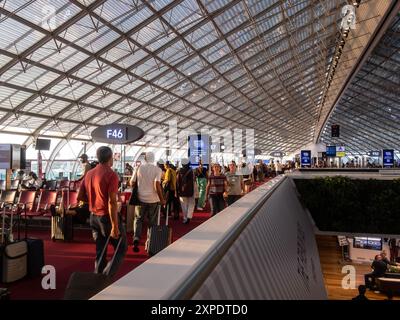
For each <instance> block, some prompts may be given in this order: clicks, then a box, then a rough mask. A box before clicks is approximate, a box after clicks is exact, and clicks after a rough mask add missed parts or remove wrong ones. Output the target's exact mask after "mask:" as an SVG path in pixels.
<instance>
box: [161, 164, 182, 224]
mask: <svg viewBox="0 0 400 320" xmlns="http://www.w3.org/2000/svg"><path fill="white" fill-rule="evenodd" d="M162 186H163V190H164V195H165V200H166V202H167V214H168V215H170V214H171V211H172V212H173V213H174V215H173V216H174V220H178V219H179V201H178V196H177V194H176V171H175V168H174V167H173V166H172V165H171V163H170V162H169V161H167V162H166V163H165V176H164V180H163V183H162Z"/></svg>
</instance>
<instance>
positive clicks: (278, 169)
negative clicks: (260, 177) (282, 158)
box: [275, 160, 282, 175]
mask: <svg viewBox="0 0 400 320" xmlns="http://www.w3.org/2000/svg"><path fill="white" fill-rule="evenodd" d="M275 171H276V175H278V174H281V173H282V164H281V163H280V162H279V160H277V161H276V163H275Z"/></svg>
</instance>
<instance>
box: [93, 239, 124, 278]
mask: <svg viewBox="0 0 400 320" xmlns="http://www.w3.org/2000/svg"><path fill="white" fill-rule="evenodd" d="M110 238H111V236H108V238H107V241H106V244H105V245H104V248H103V251H102V252H101V255H100V260H99V262H100V261H102V260H103V258H104V255H105V253H106V251H107V247H108V244H109V242H110ZM121 243H122V235H120V236H119V239H118V244H117V247H116V248H115V250H114V255H113V257H112V259H111V262H110V263H111V264H113V263H114V259H115V256H116V255H117V252H118V249H119V246H120V245H121ZM99 265H100V263H97V266H96V270H95V273H98V272H99V270H98V268H99ZM110 270H111V268H110ZM110 270H109V272H110ZM106 276H108V274H106Z"/></svg>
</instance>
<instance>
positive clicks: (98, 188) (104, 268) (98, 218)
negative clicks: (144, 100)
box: [78, 146, 127, 276]
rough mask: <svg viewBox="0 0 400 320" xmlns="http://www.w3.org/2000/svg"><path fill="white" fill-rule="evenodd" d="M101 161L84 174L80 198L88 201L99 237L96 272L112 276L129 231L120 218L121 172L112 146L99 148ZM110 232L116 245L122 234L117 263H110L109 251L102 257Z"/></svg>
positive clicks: (120, 257) (92, 222)
mask: <svg viewBox="0 0 400 320" xmlns="http://www.w3.org/2000/svg"><path fill="white" fill-rule="evenodd" d="M96 153H97V158H98V160H99V165H97V166H96V168H94V169H92V170H90V171H88V172H87V174H86V175H85V177H84V179H83V181H82V184H81V187H80V189H79V194H78V201H84V202H88V204H89V210H90V212H91V214H90V226H91V227H92V233H93V239H94V240H95V241H96V262H95V272H97V273H104V274H108V275H109V276H113V275H114V274H115V273H116V272H117V271H118V268H119V266H120V265H121V263H122V262H123V259H124V257H125V254H126V250H127V242H126V233H125V230H124V229H123V226H122V221H121V219H119V218H118V204H117V192H118V181H119V178H118V175H117V174H116V173H115V172H114V171H113V170H112V165H113V156H112V155H113V154H112V150H111V149H110V148H109V147H105V146H103V147H100V148H98V149H97V152H96ZM109 236H110V243H111V244H112V245H113V247H114V249H115V248H116V247H117V244H118V240H119V238H120V237H122V241H121V244H120V246H119V248H118V251H117V253H116V256H115V259H114V263H113V264H112V265H110V263H107V259H106V256H107V251H106V254H105V255H104V257H103V259H102V261H99V259H100V256H101V253H102V251H103V249H104V246H105V244H106V241H107V239H108V237H109Z"/></svg>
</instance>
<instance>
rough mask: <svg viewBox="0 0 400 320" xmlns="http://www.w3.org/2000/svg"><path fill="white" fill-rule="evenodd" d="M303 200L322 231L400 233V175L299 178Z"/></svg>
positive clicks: (298, 183)
mask: <svg viewBox="0 0 400 320" xmlns="http://www.w3.org/2000/svg"><path fill="white" fill-rule="evenodd" d="M295 183H296V186H297V190H298V191H299V193H300V200H301V202H302V203H303V205H304V206H305V207H306V208H308V210H309V211H310V213H311V215H312V217H313V219H314V221H315V223H316V225H317V227H318V228H319V229H320V230H322V231H342V232H354V233H382V234H400V179H397V180H374V179H370V180H354V179H350V178H347V177H340V176H338V177H326V178H315V179H296V180H295Z"/></svg>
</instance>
